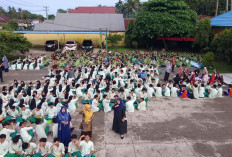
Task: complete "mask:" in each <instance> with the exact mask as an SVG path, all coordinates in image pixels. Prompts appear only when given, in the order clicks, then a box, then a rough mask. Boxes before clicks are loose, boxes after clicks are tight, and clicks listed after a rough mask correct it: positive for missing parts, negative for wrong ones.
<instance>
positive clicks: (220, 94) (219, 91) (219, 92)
mask: <svg viewBox="0 0 232 157" xmlns="http://www.w3.org/2000/svg"><path fill="white" fill-rule="evenodd" d="M222 93H223V90H222V88H218V94H217V97H219V98H221V97H223V96H222Z"/></svg>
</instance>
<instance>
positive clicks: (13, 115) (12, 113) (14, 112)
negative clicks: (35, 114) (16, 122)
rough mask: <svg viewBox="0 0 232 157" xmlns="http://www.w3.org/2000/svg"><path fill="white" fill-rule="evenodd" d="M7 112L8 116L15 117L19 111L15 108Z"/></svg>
mask: <svg viewBox="0 0 232 157" xmlns="http://www.w3.org/2000/svg"><path fill="white" fill-rule="evenodd" d="M7 113H8V114H9V116H11V117H13V118H16V117H18V116H19V111H18V110H16V109H15V111H12V110H8V111H7Z"/></svg>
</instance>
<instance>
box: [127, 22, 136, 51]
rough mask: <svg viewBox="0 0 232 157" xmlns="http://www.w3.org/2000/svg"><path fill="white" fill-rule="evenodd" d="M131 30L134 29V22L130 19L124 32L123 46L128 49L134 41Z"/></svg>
mask: <svg viewBox="0 0 232 157" xmlns="http://www.w3.org/2000/svg"><path fill="white" fill-rule="evenodd" d="M133 29H134V20H133V19H131V20H130V21H129V22H128V27H127V30H126V32H125V44H126V46H128V47H131V44H132V42H133V40H134V38H133Z"/></svg>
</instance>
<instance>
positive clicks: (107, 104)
mask: <svg viewBox="0 0 232 157" xmlns="http://www.w3.org/2000/svg"><path fill="white" fill-rule="evenodd" d="M102 104H103V107H104V112H105V113H106V112H110V111H111V109H112V105H110V100H108V96H107V95H103V101H102Z"/></svg>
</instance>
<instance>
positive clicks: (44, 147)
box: [36, 138, 52, 157]
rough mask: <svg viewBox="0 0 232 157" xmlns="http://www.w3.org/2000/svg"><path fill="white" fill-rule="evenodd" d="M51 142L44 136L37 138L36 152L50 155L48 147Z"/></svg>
mask: <svg viewBox="0 0 232 157" xmlns="http://www.w3.org/2000/svg"><path fill="white" fill-rule="evenodd" d="M51 145H52V144H51V143H49V142H47V139H46V138H41V139H40V140H39V147H38V148H37V150H36V151H37V152H38V154H39V155H41V156H47V157H48V156H49V155H51V150H50V147H51Z"/></svg>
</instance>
